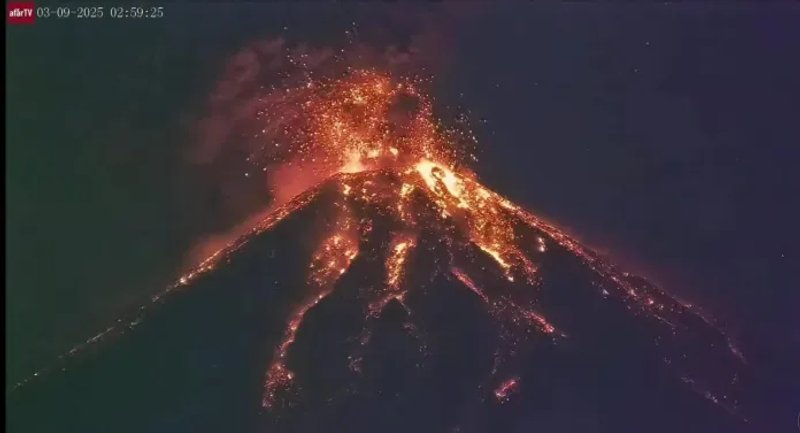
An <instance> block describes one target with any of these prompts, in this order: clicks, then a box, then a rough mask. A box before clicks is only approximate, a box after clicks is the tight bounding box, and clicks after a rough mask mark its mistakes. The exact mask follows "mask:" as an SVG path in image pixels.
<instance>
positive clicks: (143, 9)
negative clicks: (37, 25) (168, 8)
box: [36, 6, 164, 19]
mask: <svg viewBox="0 0 800 433" xmlns="http://www.w3.org/2000/svg"><path fill="white" fill-rule="evenodd" d="M36 17H37V18H75V19H98V18H163V17H164V6H112V7H104V6H77V7H67V6H58V7H49V6H39V7H37V8H36Z"/></svg>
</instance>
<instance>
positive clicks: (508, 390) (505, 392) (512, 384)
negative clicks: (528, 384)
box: [494, 377, 519, 403]
mask: <svg viewBox="0 0 800 433" xmlns="http://www.w3.org/2000/svg"><path fill="white" fill-rule="evenodd" d="M517 391H519V379H518V378H516V377H515V378H511V379H508V380H506V381H505V382H503V383H501V384H500V386H498V387H497V389H495V390H494V397H495V398H496V399H497V401H498V402H500V403H505V402H507V401H508V400H509V399H510V398H511V395H512V394H514V393H516V392H517Z"/></svg>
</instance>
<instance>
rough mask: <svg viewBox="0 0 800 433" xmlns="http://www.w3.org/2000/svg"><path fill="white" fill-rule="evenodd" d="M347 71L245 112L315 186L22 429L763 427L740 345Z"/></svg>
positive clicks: (101, 337) (403, 104)
mask: <svg viewBox="0 0 800 433" xmlns="http://www.w3.org/2000/svg"><path fill="white" fill-rule="evenodd" d="M347 71H348V72H344V73H343V75H342V76H341V77H339V78H333V79H330V78H323V79H311V78H308V74H301V76H300V78H299V81H298V80H293V81H292V80H289V81H291V82H290V83H287V84H286V85H285V86H277V87H274V88H271V89H265V90H263V91H264V92H266V93H265V94H263V95H259V96H258V97H254V98H253V102H252V104H248V109H255V110H256V111H257V112H259V113H262V114H261V115H260V116H261V117H258V118H256V119H252V120H251V119H247V120H245V121H244V123H245V125H243V126H241V128H240V129H241V130H242V131H245V132H246V134H250V132H252V131H256V133H255V135H249V137H251V138H252V140H251V141H252V143H251V144H252V146H251V149H252V153H251V154H250V155H249V156H248V158H247V161H248V162H250V163H259V164H265V165H263V167H261V169H262V170H266V168H267V165H271V166H275V165H277V166H280V167H293V169H297V170H299V171H298V172H299V173H301V174H302V175H303V176H304V177H307V178H308V179H312V180H313V181H312V182H309V185H310V186H309V187H307V188H306V189H305V192H301V193H300V194H299V195H296V196H294V198H292V199H290V200H287V201H285V202H282V204H276V207H274V208H273V209H272V210H271V211H270V212H269V213H267V214H266V216H264V218H263V219H260V220H259V221H257V222H256V223H255V224H254V225H253V226H252V227H249V232H247V233H246V234H244V235H243V236H241V237H238V238H235V239H233V240H232V241H231V242H229V243H228V244H226V245H225V246H223V247H222V248H221V249H219V250H218V251H217V252H215V253H213V254H212V255H211V256H209V257H208V258H207V259H206V260H204V261H203V262H201V263H200V264H199V265H197V266H196V267H194V268H193V269H191V270H190V271H188V272H187V273H185V274H184V275H183V276H181V277H180V278H179V279H178V281H177V282H176V283H174V284H173V285H172V286H170V287H168V288H167V289H166V290H165V291H163V292H161V293H159V294H157V295H156V296H154V297H153V298H152V302H151V303H149V304H147V305H145V306H143V307H142V308H141V309H140V310H139V311H137V312H135V314H133V315H132V317H131V318H129V319H125V320H122V319H121V320H119V321H118V322H117V323H116V324H114V325H113V326H111V327H109V328H107V329H106V330H104V331H103V332H101V333H100V334H98V335H96V336H95V337H92V338H90V339H89V340H87V341H86V342H85V343H84V344H81V345H79V346H77V347H75V348H74V349H73V350H71V351H70V352H69V353H67V354H65V356H63V357H62V359H61V360H60V361H59V363H58V364H57V365H56V366H55V367H52V368H49V369H45V370H40V371H39V372H37V373H36V374H35V375H34V376H33V377H32V378H30V379H27V380H23V381H21V382H19V383H18V384H16V386H15V387H14V390H13V391H12V392H11V394H10V396H9V397H10V400H11V401H10V406H9V409H10V410H9V413H10V418H9V423H10V427H11V430H12V431H20V432H23V431H24V432H29V431H36V432H43V431H59V432H62V431H79V432H89V431H98V432H107V431H115V432H118V431H136V432H139V431H171V432H174V431H191V432H197V431H209V432H212V431H302V432H315V431H320V432H322V431H347V432H361V431H363V432H374V431H385V432H392V431H398V432H405V431H417V432H427V431H431V432H441V431H477V432H481V431H486V432H499V431H519V430H526V431H527V430H530V429H533V428H537V427H538V428H541V429H543V430H545V431H582V432H583V431H609V432H619V431H651V432H652V431H665V432H673V431H686V432H691V431H696V432H707V431H737V429H742V428H744V426H745V424H744V423H743V421H742V420H741V418H742V415H741V413H740V411H739V409H737V407H738V406H739V398H738V392H739V390H740V389H741V382H742V379H745V378H743V377H742V373H743V372H744V371H746V369H745V368H743V367H744V358H743V357H742V355H741V353H740V352H739V350H737V349H736V348H735V346H734V345H733V344H731V342H730V341H729V339H728V338H727V337H726V336H725V335H724V334H722V333H721V332H720V331H719V330H717V329H716V328H715V327H714V326H712V325H711V324H710V322H709V321H708V320H706V319H704V318H703V316H702V315H701V314H700V313H698V312H697V311H695V310H694V309H693V307H691V306H690V305H688V304H686V303H683V302H680V301H678V300H676V299H674V298H673V297H671V296H669V295H668V294H666V293H665V292H663V291H662V290H660V289H659V288H657V287H655V286H654V285H652V284H650V283H648V282H647V281H646V280H644V279H642V278H639V277H636V276H633V275H631V274H628V273H626V272H623V271H621V270H619V269H617V268H616V267H614V266H612V265H610V264H608V263H607V262H606V261H604V260H603V259H602V258H600V257H599V256H598V255H597V254H595V253H594V252H592V251H591V250H590V249H588V248H586V247H584V246H582V245H581V244H580V243H578V242H577V241H575V240H574V239H573V238H571V237H570V236H568V235H567V234H565V233H564V232H563V231H561V230H560V229H558V228H557V227H555V226H554V225H552V224H550V223H547V222H545V221H543V220H542V219H541V218H539V217H537V216H535V215H534V214H532V213H529V212H527V211H525V210H524V209H522V208H520V207H519V206H517V205H515V204H514V203H512V202H511V201H509V200H508V199H507V198H505V197H503V196H501V195H499V194H497V193H495V192H494V191H492V190H490V189H489V188H487V187H486V186H484V185H483V184H482V183H481V182H480V181H479V180H478V177H477V176H476V175H475V174H474V173H473V172H472V171H471V170H470V169H469V168H468V164H467V162H468V161H470V160H473V161H474V160H475V158H474V156H472V155H471V154H470V152H468V151H467V147H466V146H463V145H462V144H463V143H464V140H463V139H464V138H470V134H469V133H465V132H464V131H459V130H454V129H449V128H446V127H444V126H442V124H441V123H440V122H438V121H437V119H436V118H435V117H434V116H433V104H432V102H431V101H430V98H428V97H427V96H426V94H425V93H424V92H422V91H421V90H420V88H421V87H420V85H421V83H420V82H419V81H415V80H413V79H395V78H393V77H392V76H388V75H385V74H381V73H377V72H375V71H371V70H364V71H361V70H358V71H352V70H350V69H347ZM290 77H294V75H290ZM239 117H243V118H246V116H239ZM248 131H249V132H248ZM245 132H243V134H245ZM270 140H273V141H274V142H270ZM251 168H252V167H251Z"/></svg>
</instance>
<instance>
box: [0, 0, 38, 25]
mask: <svg viewBox="0 0 800 433" xmlns="http://www.w3.org/2000/svg"><path fill="white" fill-rule="evenodd" d="M6 16H8V23H9V24H26V25H30V24H33V23H34V22H35V21H36V4H35V3H33V2H11V3H9V4H8V13H7V14H6Z"/></svg>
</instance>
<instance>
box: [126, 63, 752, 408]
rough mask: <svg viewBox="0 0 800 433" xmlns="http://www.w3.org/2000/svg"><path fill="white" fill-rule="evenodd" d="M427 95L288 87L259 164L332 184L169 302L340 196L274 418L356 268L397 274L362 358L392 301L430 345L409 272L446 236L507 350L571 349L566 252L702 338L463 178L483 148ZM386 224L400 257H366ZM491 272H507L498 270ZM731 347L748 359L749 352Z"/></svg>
mask: <svg viewBox="0 0 800 433" xmlns="http://www.w3.org/2000/svg"><path fill="white" fill-rule="evenodd" d="M420 84H421V83H420V82H419V81H414V80H400V81H395V80H394V79H392V77H390V76H387V75H384V74H380V73H377V72H374V71H356V72H350V73H349V74H347V75H346V76H345V77H343V78H341V79H338V80H316V81H315V80H308V81H306V82H303V83H301V84H300V85H296V86H294V87H287V88H285V89H282V90H281V91H280V92H279V96H278V97H276V98H272V99H271V100H270V101H271V102H270V103H271V104H272V105H270V106H267V107H265V109H264V110H263V112H262V113H263V114H262V116H261V117H260V118H259V120H258V122H263V123H264V124H266V125H269V126H270V128H272V130H273V132H274V134H275V135H274V136H272V137H271V138H273V139H276V140H278V139H279V140H280V142H281V143H283V145H282V146H264V147H263V149H264V150H263V152H262V153H260V154H255V155H251V156H252V157H253V158H252V159H253V160H261V161H264V162H265V163H269V164H293V165H295V166H297V167H299V168H301V169H302V168H303V167H312V168H309V170H311V171H313V172H314V177H315V178H318V179H322V181H321V182H320V183H318V184H317V185H315V186H313V187H312V188H310V189H309V190H307V191H306V192H305V193H303V194H301V195H299V196H297V197H295V198H294V199H293V200H291V201H289V202H288V203H287V204H285V205H283V206H281V207H279V208H277V209H276V210H274V211H273V212H272V213H271V214H270V215H269V216H267V217H266V218H265V219H264V220H262V221H261V222H260V223H259V224H257V225H256V226H255V227H253V229H252V230H251V231H250V233H249V234H247V235H245V236H243V237H241V238H239V239H237V240H235V241H233V242H231V243H230V244H229V245H228V246H226V247H224V248H222V249H220V250H219V251H218V252H216V253H214V254H213V255H212V256H211V257H209V258H208V259H206V260H205V261H203V262H202V263H201V264H200V265H198V266H197V267H196V268H194V269H193V270H191V271H190V272H188V273H186V274H185V275H183V276H182V277H180V278H179V280H178V282H177V283H175V284H174V285H173V286H171V287H170V288H169V289H168V290H167V292H169V291H171V290H173V289H176V288H179V287H183V286H186V285H187V284H189V283H190V282H191V281H193V280H195V279H197V278H198V277H200V276H202V275H204V274H206V273H208V272H209V271H211V270H213V269H215V268H216V267H217V266H218V265H219V264H220V263H221V262H224V261H227V260H229V259H230V258H231V257H232V254H233V253H234V252H236V251H237V250H239V249H240V248H242V246H244V245H245V244H247V243H248V242H249V240H251V239H252V238H253V237H254V236H256V235H258V234H260V233H263V232H265V231H267V230H269V229H270V228H272V227H274V226H275V225H276V224H277V223H278V222H280V221H282V220H283V219H285V218H287V217H288V216H289V215H291V214H293V213H295V212H296V211H298V210H299V209H301V208H303V207H305V206H307V205H308V204H309V203H310V202H311V201H312V200H313V199H314V198H316V197H318V196H319V195H320V193H319V191H320V189H321V188H323V186H324V185H333V186H334V187H335V191H336V194H335V200H336V203H335V205H336V207H337V209H338V210H339V212H340V214H339V216H338V217H337V218H336V220H335V223H334V224H332V225H331V227H330V230H331V231H330V233H329V235H328V236H327V237H326V238H325V239H324V240H322V241H321V243H320V245H319V246H318V248H317V249H316V252H315V253H314V254H313V257H312V258H311V263H310V270H309V276H308V279H307V287H306V288H304V289H302V290H306V291H307V295H306V297H305V298H304V301H303V302H301V303H300V304H299V305H297V306H295V308H294V310H293V312H292V313H291V314H290V315H289V317H288V319H287V324H286V327H285V331H284V334H283V338H282V339H281V341H280V342H279V343H278V345H277V347H276V348H275V349H274V354H273V359H272V362H271V363H270V365H269V366H268V367H267V368H266V373H265V383H264V394H263V400H262V404H263V406H264V407H265V408H274V407H276V406H279V403H280V401H281V399H283V398H285V397H288V396H289V395H290V393H288V390H289V389H290V385H291V383H292V381H293V379H294V373H293V372H292V370H291V368H290V366H289V365H288V358H289V352H290V351H291V349H292V345H293V343H294V341H295V339H296V336H297V332H298V330H299V329H300V327H301V326H302V325H303V321H304V319H305V318H306V317H307V316H308V315H309V314H311V313H312V312H313V308H314V307H315V306H317V305H318V304H319V303H321V302H324V301H325V298H326V297H327V296H328V295H329V294H331V293H332V292H333V291H334V290H335V289H336V285H337V282H338V281H339V279H340V277H341V276H342V275H343V274H344V273H346V272H347V270H348V268H349V267H350V266H351V264H352V263H353V262H354V261H355V260H356V259H357V257H359V258H360V257H362V256H364V257H381V258H383V260H384V265H383V271H384V273H385V278H384V279H383V281H382V283H378V284H375V287H373V288H372V289H371V290H372V293H371V294H370V296H368V299H369V301H368V302H367V305H365V307H364V311H365V319H364V320H365V327H364V332H363V333H362V334H361V336H360V338H359V345H360V347H364V346H365V345H367V344H369V342H370V338H371V332H370V322H371V320H372V319H375V318H377V317H379V316H380V315H381V314H382V312H383V311H384V309H385V308H386V306H387V305H389V304H391V303H392V302H394V301H396V302H397V303H399V304H400V305H401V306H402V307H403V308H404V309H405V311H406V313H407V317H408V322H407V323H406V324H404V328H405V329H407V330H409V332H411V333H413V334H414V335H416V336H419V335H420V333H419V330H418V329H416V327H415V325H414V324H413V319H414V315H413V305H410V303H409V302H408V298H409V296H410V292H411V291H413V290H414V289H415V287H414V286H413V284H412V283H411V282H410V281H409V278H408V266H409V263H412V258H413V256H414V254H415V253H417V252H418V250H419V245H421V236H422V233H423V232H427V233H435V236H437V237H438V238H440V239H443V240H444V245H446V246H447V249H448V251H447V255H448V257H447V260H448V263H447V264H446V266H444V267H442V269H440V270H438V271H436V272H442V273H443V274H446V275H449V276H452V277H453V278H454V280H455V281H458V282H459V283H460V285H461V286H462V287H464V288H465V289H466V290H468V291H470V292H472V293H474V295H476V296H477V297H478V298H479V299H480V300H481V302H482V303H483V305H485V306H486V308H487V310H488V312H489V313H490V314H491V316H492V317H494V318H495V319H496V320H497V321H498V322H500V323H501V324H502V328H503V332H504V336H503V339H504V340H505V341H506V342H507V344H509V345H510V346H513V345H515V344H516V343H517V342H518V341H521V340H522V339H523V338H527V336H529V335H532V334H537V335H543V336H545V337H547V338H549V339H560V338H568V337H567V335H566V333H565V332H562V331H561V330H560V329H559V324H558V323H551V321H550V320H549V319H548V318H547V317H546V316H545V315H544V314H543V313H542V312H541V311H540V307H541V306H540V305H539V303H538V294H539V289H540V288H541V283H542V282H541V278H542V277H541V276H540V267H542V266H543V265H542V261H543V259H544V258H545V255H546V254H551V252H554V251H561V252H568V253H569V254H570V256H572V257H577V259H578V260H579V261H580V262H582V263H583V264H584V265H586V266H587V267H588V268H589V269H590V270H591V271H592V272H593V274H594V276H595V280H596V281H595V284H596V287H597V290H598V294H599V295H601V296H603V297H607V296H610V297H614V298H615V299H620V300H622V301H623V302H624V303H625V305H626V306H627V308H628V309H629V310H631V311H632V312H634V313H635V314H637V315H641V316H644V317H647V318H653V319H656V320H658V321H659V322H660V323H663V324H665V325H666V326H667V327H668V332H666V333H665V335H667V337H665V338H669V336H670V335H672V336H675V335H680V334H681V333H683V332H685V331H686V330H687V329H690V325H687V324H686V323H688V322H689V318H691V317H702V316H700V315H699V314H697V313H696V312H694V311H692V310H691V309H690V308H689V306H687V305H684V304H682V303H680V302H678V301H676V300H674V299H673V298H671V297H669V296H668V295H667V294H666V293H664V292H663V291H661V290H660V289H658V288H656V287H654V286H652V285H650V284H647V283H646V282H644V281H643V280H641V279H636V278H634V277H632V276H630V275H629V274H626V273H623V272H620V271H618V270H617V269H616V268H615V267H613V266H611V265H609V264H607V263H605V262H604V261H603V260H601V259H600V258H599V257H598V256H597V255H596V254H594V253H593V252H592V251H591V250H589V249H588V248H586V247H584V246H582V245H580V244H579V243H578V242H577V241H575V240H574V239H572V238H571V237H570V236H568V235H567V234H565V233H564V232H562V231H561V230H559V229H558V228H556V227H555V226H553V225H551V224H548V223H546V222H544V221H542V220H541V219H540V218H538V217H536V216H534V215H532V214H530V213H528V212H527V211H525V210H523V209H522V208H520V207H518V206H517V205H515V204H513V203H511V202H510V201H509V200H508V199H506V198H504V197H502V196H500V195H499V194H497V193H495V192H494V191H491V190H490V189H488V188H487V187H485V186H484V185H482V184H481V183H480V182H479V181H478V179H477V177H476V175H475V174H473V173H472V172H471V171H469V170H468V169H466V168H465V166H464V163H465V161H467V160H469V159H470V158H473V159H474V157H473V156H472V155H470V154H469V152H468V151H467V150H466V149H467V147H468V146H466V144H465V143H468V142H470V141H472V140H473V137H472V135H471V134H470V133H468V132H464V131H459V130H454V129H448V128H445V127H443V126H442V125H441V124H439V122H437V121H436V120H435V118H434V116H433V108H432V103H431V101H430V100H429V99H428V98H427V97H426V96H425V95H424V94H423V93H422V92H421V91H420V90H419V85H420ZM275 125H279V127H277V128H276V127H275ZM258 129H259V130H267V129H268V128H266V127H264V128H258ZM384 220H386V221H391V222H392V224H391V227H393V228H392V230H391V237H390V239H389V242H388V246H387V245H384V248H382V249H381V251H364V250H363V245H364V239H365V238H368V237H369V236H370V231H371V230H372V227H373V226H374V225H375V224H376V222H378V221H384ZM423 229H426V230H423ZM531 233H532V234H533V235H532V237H531V236H529V235H530V234H531ZM428 236H430V234H428ZM485 263H488V264H491V263H494V265H495V266H494V267H493V269H492V266H486V265H485ZM160 296H161V295H159V296H157V297H155V298H154V299H153V301H157V300H158V299H159V298H160ZM137 320H138V319H137ZM132 323H133V322H132ZM136 323H138V322H136ZM132 326H135V324H133V325H132ZM132 326H131V327H132ZM420 341H421V338H420ZM421 344H424V343H421ZM730 347H731V353H732V354H733V355H734V356H736V357H739V356H740V353H739V352H738V350H736V349H735V348H734V347H733V346H732V345H731V346H730ZM498 350H499V351H498V353H499V357H500V358H503V357H505V356H507V353H506V352H504V351H503V349H498ZM350 361H351V369H352V370H353V371H356V372H358V371H360V363H361V362H362V359H361V357H360V356H359V355H353V356H351V358H350ZM498 362H502V359H500V360H499V361H498ZM665 362H666V359H665ZM495 367H497V365H496V366H495ZM496 370H497V368H495V371H496ZM691 380H692V381H691V382H689V379H685V380H684V382H687V383H691V385H692V387H693V388H696V389H698V392H700V393H701V394H702V395H706V396H707V398H708V399H709V400H712V401H714V402H715V403H717V404H720V405H723V406H735V401H726V400H725V398H723V397H719V396H716V395H714V394H711V393H710V392H709V391H707V390H705V389H703V388H702V387H701V386H700V385H699V384H698V383H697V382H696V381H694V379H691ZM520 382H521V380H520V379H519V378H517V377H515V378H513V379H508V380H506V381H505V382H502V383H500V386H499V387H498V388H496V390H495V392H494V394H495V397H496V399H498V400H499V401H505V400H507V399H508V398H509V396H510V395H511V394H513V393H514V392H516V391H517V390H518V389H519V387H520Z"/></svg>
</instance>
